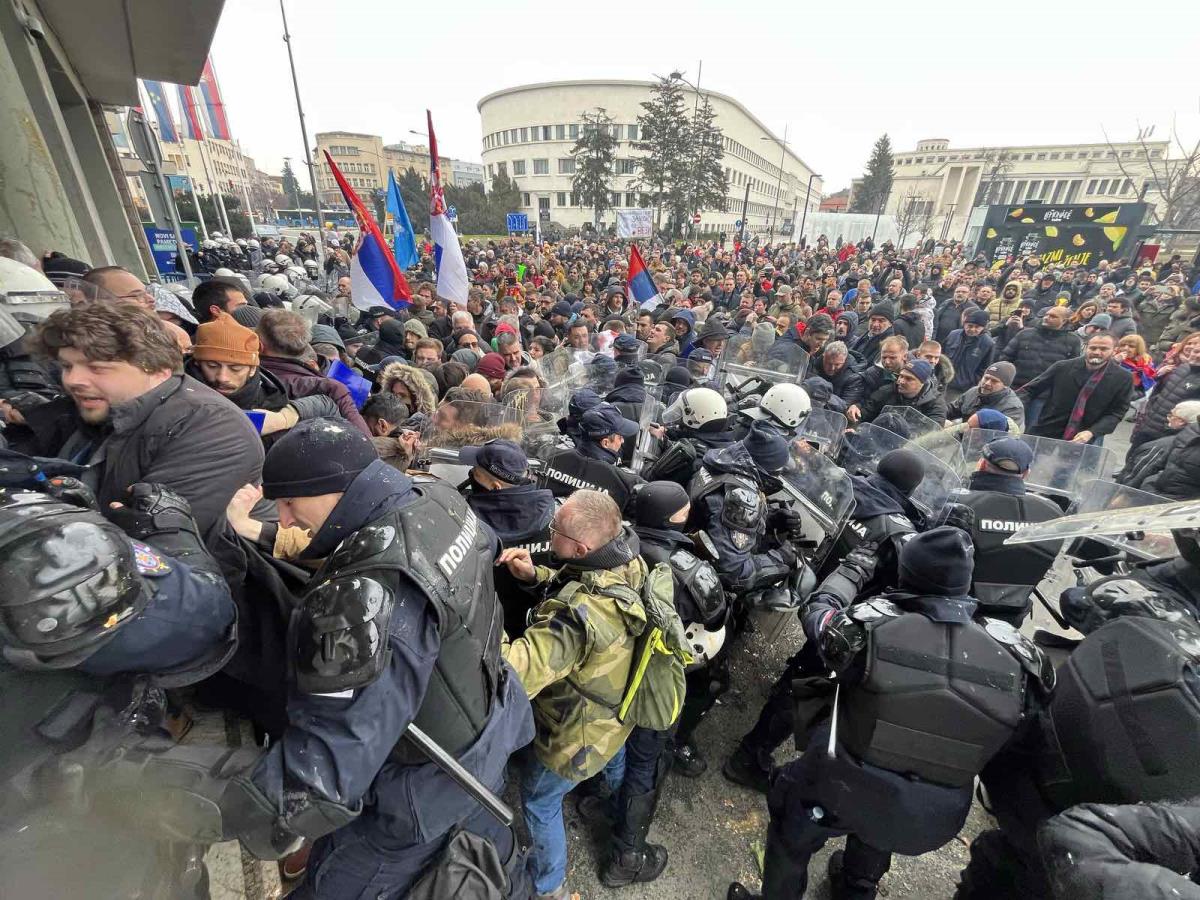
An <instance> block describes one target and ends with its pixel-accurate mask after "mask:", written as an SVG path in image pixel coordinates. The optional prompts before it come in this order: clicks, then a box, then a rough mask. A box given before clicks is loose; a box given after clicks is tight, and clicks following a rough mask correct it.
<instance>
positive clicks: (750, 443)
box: [742, 421, 791, 473]
mask: <svg viewBox="0 0 1200 900" xmlns="http://www.w3.org/2000/svg"><path fill="white" fill-rule="evenodd" d="M742 445H743V446H744V447H745V448H746V452H747V453H749V454H750V458H751V459H753V460H754V464H755V465H756V466H758V467H759V468H760V469H762V470H763V471H764V472H771V473H775V472H778V471H779V470H780V469H782V468H783V467H784V466H786V465H787V463H788V460H789V459H790V458H791V453H790V451H789V450H788V442H787V440H786V439H785V438H784V437H783V435H781V434H780V433H779V432H778V431H776V430H775V429H774V428H772V427H771V426H770V425H768V424H767V423H766V422H761V421H756V422H754V424H752V425H751V426H750V431H749V433H747V435H746V436H745V437H744V438H742Z"/></svg>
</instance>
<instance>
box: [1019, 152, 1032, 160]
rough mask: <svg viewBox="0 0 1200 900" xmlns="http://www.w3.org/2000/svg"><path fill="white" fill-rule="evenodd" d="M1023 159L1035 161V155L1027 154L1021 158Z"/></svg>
mask: <svg viewBox="0 0 1200 900" xmlns="http://www.w3.org/2000/svg"><path fill="white" fill-rule="evenodd" d="M1021 159H1024V160H1030V159H1033V154H1032V153H1026V154H1025V155H1024V156H1022V157H1021Z"/></svg>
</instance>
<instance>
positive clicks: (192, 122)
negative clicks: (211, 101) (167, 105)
mask: <svg viewBox="0 0 1200 900" xmlns="http://www.w3.org/2000/svg"><path fill="white" fill-rule="evenodd" d="M175 89H176V90H177V91H179V113H180V116H179V117H180V121H181V122H182V123H183V136H184V137H185V138H190V139H191V140H193V141H202V140H204V125H203V123H202V122H201V121H200V110H199V109H198V108H197V105H196V93H195V91H196V89H195V88H193V87H187V86H186V85H182V84H177V85H175Z"/></svg>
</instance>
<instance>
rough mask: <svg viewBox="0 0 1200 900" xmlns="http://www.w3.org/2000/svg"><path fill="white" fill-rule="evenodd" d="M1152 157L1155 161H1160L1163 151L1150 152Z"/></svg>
mask: <svg viewBox="0 0 1200 900" xmlns="http://www.w3.org/2000/svg"><path fill="white" fill-rule="evenodd" d="M1150 156H1151V157H1152V158H1153V159H1158V158H1159V157H1160V156H1162V151H1161V150H1151V151H1150Z"/></svg>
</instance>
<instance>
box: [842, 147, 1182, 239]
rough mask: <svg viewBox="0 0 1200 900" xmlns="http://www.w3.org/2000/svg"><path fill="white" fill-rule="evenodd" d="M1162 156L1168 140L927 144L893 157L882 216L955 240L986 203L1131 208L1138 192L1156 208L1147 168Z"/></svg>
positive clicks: (1165, 151) (1162, 159) (1166, 153)
mask: <svg viewBox="0 0 1200 900" xmlns="http://www.w3.org/2000/svg"><path fill="white" fill-rule="evenodd" d="M1169 149H1170V146H1169V143H1168V142H1167V141H1153V142H1147V143H1146V144H1145V146H1144V147H1143V145H1142V144H1140V143H1138V142H1127V143H1114V144H1113V145H1111V146H1110V145H1109V144H1107V143H1100V144H1046V145H1038V146H1029V147H972V148H968V149H958V148H955V147H951V146H950V141H948V140H946V139H945V138H929V139H926V140H923V141H918V142H917V147H916V149H915V150H903V151H897V152H895V153H894V154H893V159H894V162H895V166H894V169H893V173H894V181H893V183H892V192H891V194H890V195H889V196H888V199H887V203H886V205H885V208H884V212H885V213H890V214H892V215H893V216H896V218H897V219H904V218H905V217H906V216H907V217H908V218H911V219H914V220H916V221H915V222H914V223H913V224H914V225H922V224H926V223H928V224H929V225H931V231H932V234H933V236H934V237H942V236H945V237H947V238H953V239H959V238H961V237H962V236H963V233H964V231H965V230H966V226H967V221H968V219H969V218H970V215H971V211H972V210H973V209H974V208H975V207H977V206H980V205H985V204H991V203H999V204H1013V203H1133V202H1135V201H1137V200H1138V199H1139V198H1140V196H1141V195H1142V194H1143V192H1145V194H1146V196H1145V199H1146V201H1147V202H1149V203H1155V202H1156V201H1157V200H1159V199H1161V198H1159V197H1158V196H1157V195H1156V194H1155V193H1154V191H1153V188H1152V185H1151V184H1150V181H1151V173H1150V165H1151V164H1159V163H1160V161H1164V160H1165V159H1166V158H1167V155H1168V151H1169ZM1160 168H1161V166H1160ZM857 187H858V182H855V188H857ZM915 230H916V229H914V231H915Z"/></svg>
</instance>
